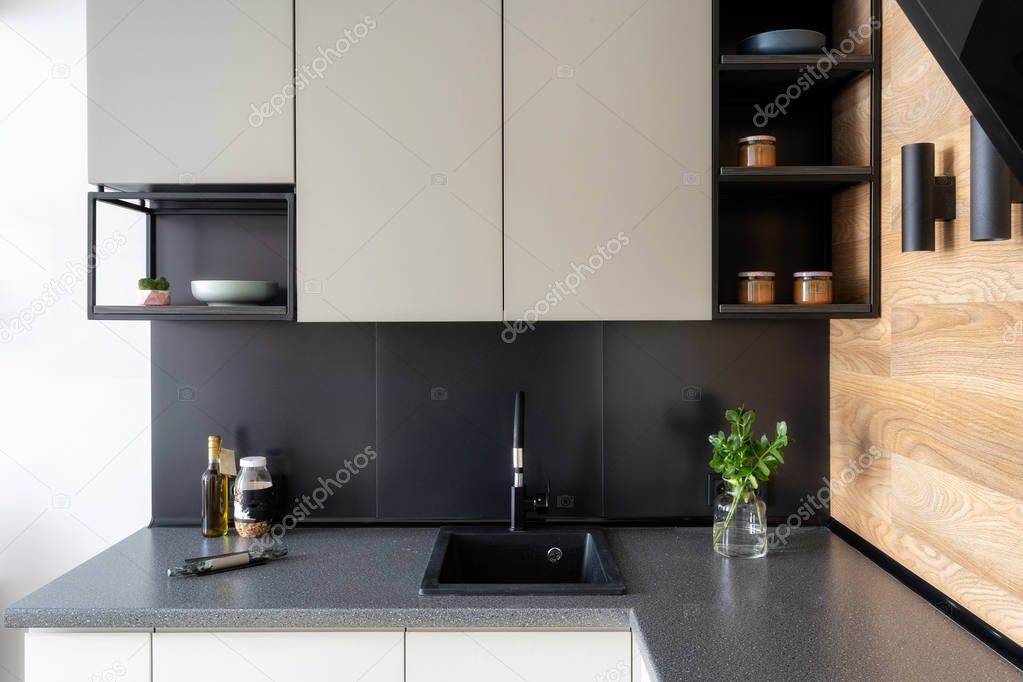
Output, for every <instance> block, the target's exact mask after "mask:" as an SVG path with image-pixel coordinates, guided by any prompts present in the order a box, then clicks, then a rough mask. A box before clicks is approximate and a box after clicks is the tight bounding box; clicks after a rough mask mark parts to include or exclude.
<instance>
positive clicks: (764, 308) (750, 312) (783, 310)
mask: <svg viewBox="0 0 1023 682" xmlns="http://www.w3.org/2000/svg"><path fill="white" fill-rule="evenodd" d="M718 312H719V313H723V314H726V315H728V316H729V317H740V318H746V319H757V318H762V317H777V316H781V315H784V316H785V317H801V318H822V317H825V318H836V317H864V316H865V315H868V314H869V313H870V304H867V303H833V304H830V305H796V304H795V303H772V304H771V305H752V304H749V305H744V304H741V303H723V304H721V305H719V306H718Z"/></svg>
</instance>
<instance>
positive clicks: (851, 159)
mask: <svg viewBox="0 0 1023 682" xmlns="http://www.w3.org/2000/svg"><path fill="white" fill-rule="evenodd" d="M870 79H871V76H870V74H866V75H863V76H860V77H859V78H857V79H856V80H854V81H853V82H852V83H850V84H849V85H847V86H845V87H844V88H842V89H841V90H839V91H838V92H837V93H836V94H835V96H834V98H833V99H832V101H831V130H832V134H831V163H833V164H835V165H836V166H869V165H870V84H871V80H870Z"/></svg>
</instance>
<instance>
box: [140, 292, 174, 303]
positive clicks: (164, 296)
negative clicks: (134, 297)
mask: <svg viewBox="0 0 1023 682" xmlns="http://www.w3.org/2000/svg"><path fill="white" fill-rule="evenodd" d="M139 305H170V292H169V291H147V290H144V289H140V290H139Z"/></svg>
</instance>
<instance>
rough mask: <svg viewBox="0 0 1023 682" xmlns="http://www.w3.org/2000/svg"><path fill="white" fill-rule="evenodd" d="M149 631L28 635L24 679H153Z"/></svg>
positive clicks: (139, 681) (132, 681) (55, 681)
mask: <svg viewBox="0 0 1023 682" xmlns="http://www.w3.org/2000/svg"><path fill="white" fill-rule="evenodd" d="M149 637H150V635H149V633H148V632H41V631H32V632H29V633H28V634H27V635H25V682H72V681H76V680H81V682H93V681H96V682H106V681H107V680H117V682H151V680H152V676H151V674H150V670H151V660H150V643H149Z"/></svg>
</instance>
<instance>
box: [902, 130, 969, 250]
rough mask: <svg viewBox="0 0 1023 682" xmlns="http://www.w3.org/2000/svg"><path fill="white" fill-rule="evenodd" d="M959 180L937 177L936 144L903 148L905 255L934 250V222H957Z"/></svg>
mask: <svg viewBox="0 0 1023 682" xmlns="http://www.w3.org/2000/svg"><path fill="white" fill-rule="evenodd" d="M955 218H956V178H955V176H954V175H939V176H935V175H934V144H933V143H931V142H920V143H917V144H907V145H906V146H905V147H903V148H902V252H903V253H907V252H910V251H933V250H934V221H935V220H942V221H946V220H955Z"/></svg>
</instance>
